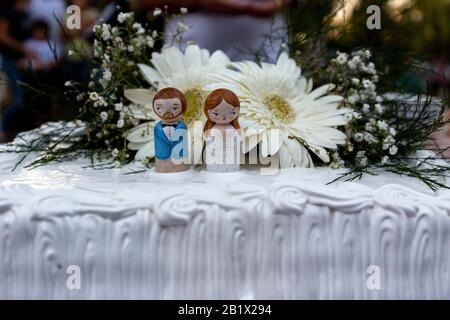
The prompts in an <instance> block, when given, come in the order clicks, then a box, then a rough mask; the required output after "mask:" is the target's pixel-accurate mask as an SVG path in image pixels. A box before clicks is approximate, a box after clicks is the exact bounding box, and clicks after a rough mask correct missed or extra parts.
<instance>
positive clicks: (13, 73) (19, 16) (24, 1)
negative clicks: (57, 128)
mask: <svg viewBox="0 0 450 320" xmlns="http://www.w3.org/2000/svg"><path fill="white" fill-rule="evenodd" d="M28 4H29V0H12V1H10V2H9V3H8V4H6V5H4V7H3V8H2V10H1V13H0V53H1V55H2V59H3V65H2V69H3V72H4V73H5V74H6V77H7V79H8V84H9V87H10V92H11V95H12V100H11V102H10V103H9V104H8V105H7V106H6V108H5V110H4V112H3V114H2V115H1V119H0V120H1V121H0V141H3V142H4V141H7V140H9V139H11V138H12V136H13V131H14V129H15V128H14V127H13V124H14V120H15V118H16V117H17V114H18V112H19V110H20V107H21V106H22V103H23V89H22V87H20V86H19V84H18V82H19V81H21V80H22V77H21V74H20V71H19V70H18V68H17V62H18V61H19V60H20V59H21V58H22V57H29V58H35V57H36V52H35V51H34V50H33V49H30V48H27V47H25V46H24V44H23V41H24V40H25V39H26V37H27V21H28V15H27V12H26V8H27V6H28Z"/></svg>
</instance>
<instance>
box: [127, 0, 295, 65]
mask: <svg viewBox="0 0 450 320" xmlns="http://www.w3.org/2000/svg"><path fill="white" fill-rule="evenodd" d="M289 2H291V1H289V0H180V1H175V0H135V1H134V5H135V7H136V8H137V9H138V10H147V11H149V10H153V9H154V8H163V7H164V6H165V5H168V6H169V8H170V9H172V10H179V9H180V8H181V7H186V8H187V9H188V14H187V15H183V16H182V17H180V18H171V19H170V20H169V21H168V23H167V24H166V26H165V32H166V34H169V35H170V34H174V32H175V30H177V27H178V24H179V23H180V22H182V23H184V24H185V25H187V26H189V27H190V29H189V30H188V31H187V32H185V33H184V37H183V42H184V43H183V44H182V47H185V46H186V44H187V43H188V42H190V41H193V42H194V43H196V44H198V45H199V46H200V47H202V48H206V49H208V50H210V51H215V50H222V51H224V52H225V53H226V54H227V55H228V56H229V57H230V59H231V60H234V61H239V60H243V59H252V58H253V57H254V53H261V51H265V52H266V54H267V55H268V57H267V58H268V60H269V61H274V60H275V59H276V58H277V55H278V48H280V46H281V43H282V42H283V38H285V37H286V32H285V31H284V28H285V24H284V21H283V18H282V17H281V15H280V14H279V11H280V9H281V8H282V7H283V5H284V4H286V3H289ZM268 35H272V36H273V37H275V39H274V42H273V43H272V44H270V45H269V44H267V43H265V42H264V40H265V38H266V36H268Z"/></svg>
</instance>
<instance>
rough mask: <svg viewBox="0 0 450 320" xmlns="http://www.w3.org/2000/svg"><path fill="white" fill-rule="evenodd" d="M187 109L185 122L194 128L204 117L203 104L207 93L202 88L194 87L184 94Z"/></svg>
mask: <svg viewBox="0 0 450 320" xmlns="http://www.w3.org/2000/svg"><path fill="white" fill-rule="evenodd" d="M184 96H185V97H186V103H187V108H186V112H185V114H184V121H185V122H186V125H187V126H188V127H190V126H193V125H194V122H195V121H198V120H201V119H202V116H203V104H204V102H205V99H206V95H205V92H204V91H203V90H202V89H201V88H200V87H194V88H191V89H189V90H187V91H186V92H184Z"/></svg>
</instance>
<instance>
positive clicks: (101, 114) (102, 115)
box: [100, 111, 108, 122]
mask: <svg viewBox="0 0 450 320" xmlns="http://www.w3.org/2000/svg"><path fill="white" fill-rule="evenodd" d="M100 119H101V120H102V122H106V120H108V114H107V113H106V112H105V111H102V112H101V113H100Z"/></svg>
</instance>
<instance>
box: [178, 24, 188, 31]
mask: <svg viewBox="0 0 450 320" xmlns="http://www.w3.org/2000/svg"><path fill="white" fill-rule="evenodd" d="M177 30H178V32H180V33H183V32H186V31H188V30H189V26H187V25H185V24H184V23H183V22H178V26H177Z"/></svg>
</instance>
